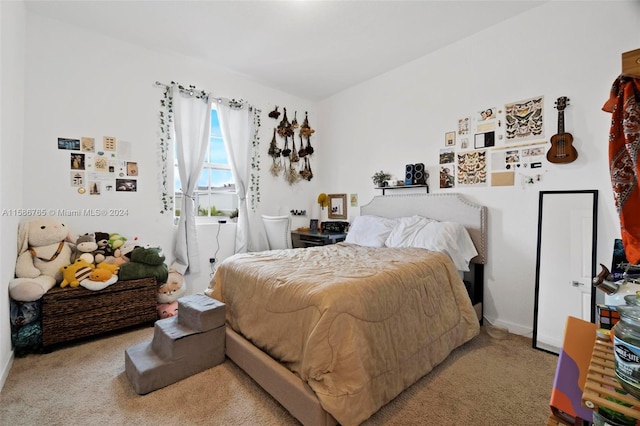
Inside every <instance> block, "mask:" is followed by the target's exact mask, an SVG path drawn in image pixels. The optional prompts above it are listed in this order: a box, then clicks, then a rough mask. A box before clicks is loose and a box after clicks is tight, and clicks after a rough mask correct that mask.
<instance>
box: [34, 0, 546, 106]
mask: <svg viewBox="0 0 640 426" xmlns="http://www.w3.org/2000/svg"><path fill="white" fill-rule="evenodd" d="M542 3H545V1H523V0H521V1H504V0H501V1H482V0H473V1H433V0H422V1H419V0H413V1H401V0H391V1H355V0H352V1H346V0H343V1H329V0H323V1H305V0H298V1H275V0H272V1H239V0H235V1H214V0H200V1H187V0H174V1H166V0H162V1H160V0H156V1H149V0H145V1H113V0H112V1H95V0H94V1H59V0H26V4H27V9H28V10H29V11H30V12H34V13H38V14H41V15H45V16H48V17H51V18H54V19H58V20H60V21H63V22H65V23H68V24H72V25H77V26H78V27H82V28H85V29H88V30H90V31H94V32H97V33H101V34H104V35H107V36H109V37H113V38H116V39H120V40H123V41H127V42H130V43H133V44H137V45H141V46H144V47H147V48H150V49H154V50H157V51H162V52H168V53H177V54H181V55H185V56H188V57H192V58H196V59H199V60H202V61H205V62H207V63H209V64H211V66H213V67H216V68H220V69H224V70H227V71H231V72H233V73H237V74H240V75H242V76H245V77H247V78H250V79H252V80H254V81H256V82H258V83H260V84H263V85H266V86H269V87H272V88H275V89H278V90H281V91H283V92H286V93H289V94H292V95H295V96H298V97H301V98H304V99H308V100H311V101H319V100H322V99H325V98H327V97H329V96H331V95H333V94H336V93H338V92H340V91H342V90H344V89H346V88H349V87H351V86H354V85H356V84H358V83H361V82H363V81H366V80H368V79H370V78H373V77H375V76H377V75H380V74H383V73H385V72H387V71H389V70H391V69H394V68H396V67H398V66H401V65H403V64H406V63H408V62H410V61H412V60H414V59H417V58H420V57H422V56H425V55H427V54H429V53H431V52H433V51H435V50H438V49H440V48H442V47H444V46H447V45H449V44H451V43H455V42H456V41H458V40H461V39H463V38H466V37H468V36H470V35H472V34H474V33H477V32H479V31H482V30H483V29H484V28H487V27H490V26H493V25H495V24H497V23H499V22H501V21H503V20H505V19H509V18H510V17H512V16H515V15H518V14H520V13H523V12H525V11H527V10H529V9H531V8H534V7H537V6H539V5H540V4H542Z"/></svg>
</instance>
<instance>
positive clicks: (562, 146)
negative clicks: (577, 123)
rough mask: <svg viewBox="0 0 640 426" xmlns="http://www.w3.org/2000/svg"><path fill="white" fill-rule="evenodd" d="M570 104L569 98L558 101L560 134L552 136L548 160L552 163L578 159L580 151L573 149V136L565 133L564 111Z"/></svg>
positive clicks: (569, 161) (564, 97)
mask: <svg viewBox="0 0 640 426" xmlns="http://www.w3.org/2000/svg"><path fill="white" fill-rule="evenodd" d="M568 104H569V98H567V97H566V96H561V97H559V98H558V100H557V101H556V108H557V109H558V133H557V134H555V135H553V136H551V149H549V151H547V160H549V161H550V162H551V163H559V164H563V163H571V162H572V161H575V160H576V158H578V151H576V149H575V148H574V147H573V145H571V144H572V142H573V136H571V133H566V132H565V131H564V109H565V108H566V107H567V105H568Z"/></svg>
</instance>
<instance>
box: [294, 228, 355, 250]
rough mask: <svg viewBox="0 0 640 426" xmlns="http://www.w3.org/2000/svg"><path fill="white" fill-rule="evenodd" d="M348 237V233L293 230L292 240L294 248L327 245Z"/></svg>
mask: <svg viewBox="0 0 640 426" xmlns="http://www.w3.org/2000/svg"><path fill="white" fill-rule="evenodd" d="M345 238H347V234H346V233H343V234H333V233H322V232H309V231H291V241H292V243H293V248H306V247H315V246H326V245H329V244H335V243H339V242H340V241H344V240H345Z"/></svg>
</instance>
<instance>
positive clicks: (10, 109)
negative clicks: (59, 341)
mask: <svg viewBox="0 0 640 426" xmlns="http://www.w3.org/2000/svg"><path fill="white" fill-rule="evenodd" d="M25 22H26V21H25V8H24V4H23V3H22V2H0V23H1V24H0V28H1V30H0V54H1V58H2V59H1V61H0V63H1V65H0V99H1V101H0V211H2V210H4V209H9V208H16V207H20V206H21V204H22V195H21V192H22V191H21V190H22V188H21V186H20V184H19V180H20V179H21V175H22V173H21V171H20V164H21V159H22V144H23V141H24V46H25ZM17 224H18V218H17V217H13V216H6V215H2V216H0V389H2V386H3V384H4V381H5V379H6V377H7V374H8V373H9V368H10V367H11V363H12V360H13V352H12V350H11V331H10V323H9V298H8V291H9V290H8V284H9V280H10V279H11V278H13V272H14V266H15V261H16V251H17V244H16V237H15V235H16V229H17Z"/></svg>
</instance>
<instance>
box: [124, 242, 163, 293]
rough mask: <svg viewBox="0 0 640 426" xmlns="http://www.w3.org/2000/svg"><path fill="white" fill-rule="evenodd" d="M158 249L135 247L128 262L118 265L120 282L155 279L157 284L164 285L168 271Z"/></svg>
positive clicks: (160, 250)
mask: <svg viewBox="0 0 640 426" xmlns="http://www.w3.org/2000/svg"><path fill="white" fill-rule="evenodd" d="M164 260H165V257H164V255H163V254H162V249H161V248H159V247H136V248H134V249H133V251H132V252H131V257H130V261H129V262H127V263H124V264H122V265H120V270H119V271H118V277H119V279H120V280H138V279H141V278H155V279H156V281H157V282H158V283H161V284H162V283H166V282H167V277H168V276H169V269H168V268H167V265H166V264H165V263H164Z"/></svg>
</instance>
